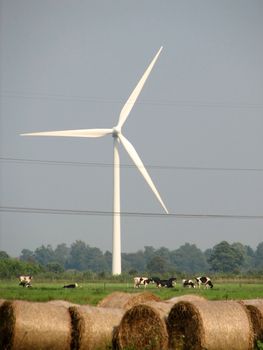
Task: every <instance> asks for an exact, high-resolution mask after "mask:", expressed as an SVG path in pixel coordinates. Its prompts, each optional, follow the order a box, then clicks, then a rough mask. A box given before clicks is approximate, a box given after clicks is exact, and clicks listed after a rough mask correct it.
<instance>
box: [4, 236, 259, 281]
mask: <svg viewBox="0 0 263 350" xmlns="http://www.w3.org/2000/svg"><path fill="white" fill-rule="evenodd" d="M111 260H112V255H111V253H110V252H109V251H106V252H105V253H103V252H102V251H101V250H100V249H98V248H94V247H90V246H89V245H88V244H86V243H85V242H83V241H75V242H74V243H72V244H71V246H70V247H68V246H67V245H66V244H65V243H62V244H59V245H57V247H56V248H55V249H53V248H52V246H51V245H47V246H44V245H42V246H41V247H39V248H37V249H35V251H31V250H29V249H23V250H22V251H21V254H20V257H19V258H17V259H12V258H10V257H9V256H8V254H7V253H5V252H3V251H2V252H0V277H2V278H4V277H8V276H7V275H10V274H11V275H14V274H16V275H17V274H19V273H34V274H37V273H40V272H52V273H57V274H61V273H63V272H64V271H68V270H71V271H82V272H83V271H86V272H87V271H90V272H93V273H96V274H102V275H103V274H110V272H111ZM122 269H123V272H124V273H129V274H137V273H143V272H145V273H148V274H157V273H158V274H165V273H176V274H178V273H182V274H184V275H189V276H191V275H196V274H200V273H208V272H210V273H224V274H241V273H242V274H246V273H255V274H258V273H261V272H263V242H261V243H259V244H258V246H257V248H256V250H253V249H252V248H251V247H249V246H247V245H243V244H241V243H233V244H229V243H228V242H227V241H222V242H220V243H219V244H217V245H215V246H214V247H213V248H211V249H207V250H205V251H204V252H203V251H201V250H200V249H199V248H198V247H197V246H196V245H195V244H189V243H185V244H184V245H182V246H180V247H179V248H178V249H175V250H169V249H168V248H165V247H161V248H159V249H155V248H153V247H151V246H146V247H144V250H139V251H137V252H136V253H123V254H122ZM10 270H11V272H10Z"/></svg>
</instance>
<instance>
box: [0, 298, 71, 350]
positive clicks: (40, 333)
mask: <svg viewBox="0 0 263 350" xmlns="http://www.w3.org/2000/svg"><path fill="white" fill-rule="evenodd" d="M70 343H71V318H70V314H69V311H68V309H66V308H65V307H61V306H54V305H48V304H47V303H36V302H27V301H12V302H11V301H6V302H4V303H3V304H2V306H1V307H0V349H6V350H12V349H15V350H28V349H38V350H44V349H46V350H51V349H52V350H60V349H61V350H62V349H63V350H67V349H70Z"/></svg>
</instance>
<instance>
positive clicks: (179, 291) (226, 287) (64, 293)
mask: <svg viewBox="0 0 263 350" xmlns="http://www.w3.org/2000/svg"><path fill="white" fill-rule="evenodd" d="M62 287H63V283H61V282H60V283H58V282H37V281H34V283H33V287H32V288H23V287H21V286H19V285H18V283H17V282H7V281H1V287H0V298H1V299H8V300H14V299H20V300H28V301H49V300H67V301H70V302H73V303H77V304H91V305H97V303H98V302H99V301H100V300H101V299H103V298H104V297H105V296H107V295H108V294H110V293H112V292H114V291H122V292H129V293H138V292H141V291H144V290H145V289H144V288H138V289H134V288H133V284H132V283H113V282H96V283H95V282H90V283H81V284H80V286H79V288H75V289H64V288H62ZM146 290H147V291H150V292H151V293H154V294H155V295H157V296H159V297H160V298H161V299H163V300H165V299H169V298H172V297H175V296H180V295H184V294H195V295H200V296H204V297H205V298H207V299H209V300H230V299H234V300H239V299H255V298H263V283H262V281H260V283H259V282H258V283H257V282H256V281H253V283H250V282H249V283H248V282H242V283H241V282H235V283H234V282H227V281H224V282H221V281H220V283H215V284H214V288H213V289H203V288H201V289H198V288H196V289H189V288H183V287H182V286H181V285H180V284H179V283H178V284H177V285H176V286H175V287H174V288H171V289H170V288H169V289H167V288H161V289H158V288H156V287H155V286H154V285H150V286H148V287H147V288H146Z"/></svg>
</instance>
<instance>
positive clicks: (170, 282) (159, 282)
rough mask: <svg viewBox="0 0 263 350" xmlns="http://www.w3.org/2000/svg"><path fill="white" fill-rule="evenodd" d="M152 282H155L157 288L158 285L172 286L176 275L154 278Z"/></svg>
mask: <svg viewBox="0 0 263 350" xmlns="http://www.w3.org/2000/svg"><path fill="white" fill-rule="evenodd" d="M154 282H155V283H156V286H157V287H158V288H160V287H166V288H173V287H174V285H175V284H176V277H171V278H169V279H168V280H160V279H159V278H155V279H154Z"/></svg>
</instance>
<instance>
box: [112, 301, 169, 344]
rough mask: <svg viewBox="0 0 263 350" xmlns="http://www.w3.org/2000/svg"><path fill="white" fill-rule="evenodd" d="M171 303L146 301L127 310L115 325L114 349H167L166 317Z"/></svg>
mask: <svg viewBox="0 0 263 350" xmlns="http://www.w3.org/2000/svg"><path fill="white" fill-rule="evenodd" d="M172 307H173V303H169V302H161V301H158V302H155V301H148V302H146V303H144V304H140V305H135V306H133V307H132V308H131V309H129V310H127V311H126V312H125V314H124V316H123V318H122V320H121V323H120V325H119V326H118V327H117V329H116V331H115V333H114V338H113V348H114V349H136V350H144V349H149V350H150V349H151V350H160V349H162V350H165V349H168V332H167V327H166V318H167V316H168V314H169V312H170V310H171V308H172Z"/></svg>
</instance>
